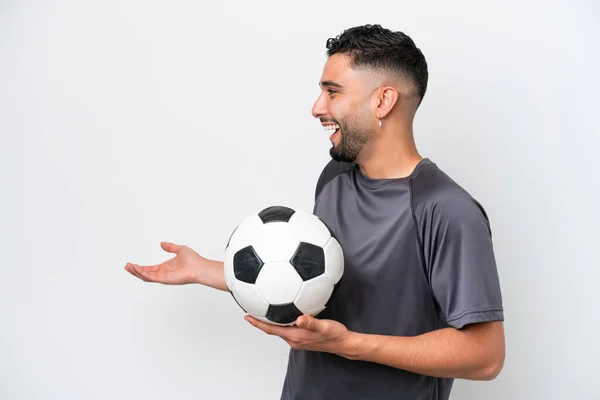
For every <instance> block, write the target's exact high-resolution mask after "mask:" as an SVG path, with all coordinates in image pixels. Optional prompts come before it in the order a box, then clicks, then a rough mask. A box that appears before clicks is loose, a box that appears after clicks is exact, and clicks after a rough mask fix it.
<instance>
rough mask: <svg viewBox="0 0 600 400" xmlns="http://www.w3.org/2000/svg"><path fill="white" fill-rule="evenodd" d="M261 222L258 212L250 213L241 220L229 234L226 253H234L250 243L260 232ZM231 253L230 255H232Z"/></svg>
mask: <svg viewBox="0 0 600 400" xmlns="http://www.w3.org/2000/svg"><path fill="white" fill-rule="evenodd" d="M262 226H263V223H262V221H261V220H260V218H259V217H258V214H252V215H250V216H249V217H247V218H246V219H245V220H243V221H242V222H241V223H240V224H239V225H238V227H237V228H236V229H235V232H233V234H232V235H231V239H230V240H229V246H228V248H227V250H226V252H227V253H233V254H235V253H236V252H237V251H238V250H239V249H242V248H244V247H246V246H249V245H252V244H253V242H254V240H255V239H254V238H255V236H256V235H257V232H261V230H262ZM233 254H232V255H231V256H232V257H233Z"/></svg>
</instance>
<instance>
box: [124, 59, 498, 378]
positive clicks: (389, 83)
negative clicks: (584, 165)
mask: <svg viewBox="0 0 600 400" xmlns="http://www.w3.org/2000/svg"><path fill="white" fill-rule="evenodd" d="M349 62H350V59H349V58H348V57H347V56H346V55H343V54H334V55H332V56H331V57H329V58H328V60H327V62H326V64H325V66H324V68H323V73H322V76H321V79H320V82H319V86H320V87H321V93H320V95H319V97H318V98H317V100H316V102H315V104H314V106H313V108H312V115H313V116H314V117H315V118H317V119H319V120H320V121H321V123H322V124H329V123H337V124H339V125H340V130H339V131H338V133H337V134H336V135H335V136H334V137H333V139H332V140H331V142H332V148H331V150H330V154H331V156H332V158H334V159H337V160H343V161H347V162H355V163H356V164H358V165H359V167H360V168H361V171H362V172H363V174H365V175H366V176H368V177H370V178H372V179H387V178H398V177H405V176H408V175H410V173H411V172H412V171H413V169H414V168H415V167H416V165H417V164H418V163H419V162H420V161H421V160H422V159H423V158H422V157H421V155H420V154H419V153H418V151H417V148H416V146H415V142H414V136H413V127H412V125H413V120H414V117H415V113H416V111H417V109H418V106H419V100H420V99H419V98H418V96H417V95H416V89H415V87H414V86H413V85H412V84H411V82H410V81H407V80H406V79H404V78H403V77H401V76H395V75H393V74H390V73H389V72H383V71H371V70H368V69H353V68H351V67H350V63H349ZM379 121H381V126H380V125H379ZM161 247H162V248H163V249H164V250H165V251H167V252H169V253H173V254H175V256H174V257H173V258H171V259H170V260H168V261H166V262H164V263H162V264H158V265H153V266H140V265H137V264H132V263H127V265H126V266H125V269H126V270H127V271H128V272H129V273H131V274H132V275H134V276H136V277H137V278H139V279H141V280H143V281H146V282H156V283H161V284H190V283H200V284H202V285H206V286H210V287H213V288H216V289H219V290H223V291H226V290H227V287H226V285H225V278H224V273H223V262H221V261H215V260H209V259H206V258H204V257H201V256H200V255H199V254H198V253H196V252H195V251H194V250H192V249H190V248H189V247H187V246H183V245H177V244H173V243H165V242H163V243H161ZM245 319H246V321H248V322H249V323H250V324H252V325H253V326H254V327H256V328H257V329H260V330H261V331H263V332H265V333H266V334H269V335H274V336H278V337H279V338H281V339H283V340H285V341H286V342H287V343H288V344H289V345H290V346H291V347H292V348H295V349H304V350H311V351H323V352H330V353H334V354H338V355H340V356H342V357H345V358H348V359H352V360H365V361H371V362H376V363H380V364H385V365H389V366H392V367H395V368H401V369H404V370H407V371H411V372H415V373H419V374H424V375H430V376H438V377H448V378H463V379H472V380H490V379H494V378H495V377H496V376H497V375H498V374H499V373H500V371H501V370H502V366H503V364H504V357H505V341H504V327H503V323H502V322H499V321H495V322H489V323H479V324H472V325H467V326H466V327H464V328H463V329H460V330H458V329H454V328H444V329H440V330H436V331H433V332H429V333H426V334H423V335H419V336H413V337H395V336H382V335H370V334H359V333H356V332H351V331H349V330H348V329H347V328H346V327H345V326H344V325H342V324H340V323H339V322H337V321H332V320H320V319H316V318H313V317H309V316H301V317H299V318H298V320H297V321H296V324H295V326H291V327H289V326H286V327H282V326H275V325H271V324H267V323H264V322H261V321H259V320H257V319H255V318H252V317H250V316H245Z"/></svg>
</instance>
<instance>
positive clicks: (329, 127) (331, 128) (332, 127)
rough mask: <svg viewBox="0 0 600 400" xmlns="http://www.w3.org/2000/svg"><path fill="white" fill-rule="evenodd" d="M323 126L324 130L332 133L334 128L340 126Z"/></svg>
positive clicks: (336, 128)
mask: <svg viewBox="0 0 600 400" xmlns="http://www.w3.org/2000/svg"><path fill="white" fill-rule="evenodd" d="M324 128H325V131H327V132H331V133H333V132H335V131H336V130H338V129H340V126H339V125H325V126H324Z"/></svg>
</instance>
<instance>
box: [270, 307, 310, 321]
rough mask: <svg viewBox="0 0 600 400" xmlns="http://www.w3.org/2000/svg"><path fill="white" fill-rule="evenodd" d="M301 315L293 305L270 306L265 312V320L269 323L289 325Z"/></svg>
mask: <svg viewBox="0 0 600 400" xmlns="http://www.w3.org/2000/svg"><path fill="white" fill-rule="evenodd" d="M301 315H302V312H301V311H300V310H298V308H297V307H296V306H295V305H294V303H290V304H282V305H270V306H269V309H268V310H267V315H266V318H267V319H269V320H270V321H273V322H277V323H278V324H291V323H292V322H294V321H296V319H297V318H298V317H299V316H301Z"/></svg>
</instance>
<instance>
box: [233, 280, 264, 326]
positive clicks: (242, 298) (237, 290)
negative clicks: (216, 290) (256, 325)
mask: <svg viewBox="0 0 600 400" xmlns="http://www.w3.org/2000/svg"><path fill="white" fill-rule="evenodd" d="M232 293H233V296H234V297H235V299H236V300H237V302H238V303H239V304H240V307H242V308H243V309H244V310H246V312H247V313H248V314H250V315H252V316H254V317H257V318H258V317H264V316H265V315H267V309H268V308H269V303H267V301H266V300H265V299H264V297H263V296H261V294H260V292H259V291H258V289H257V287H256V285H252V284H250V283H246V282H242V281H238V280H236V281H235V283H234V285H233V290H232Z"/></svg>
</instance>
